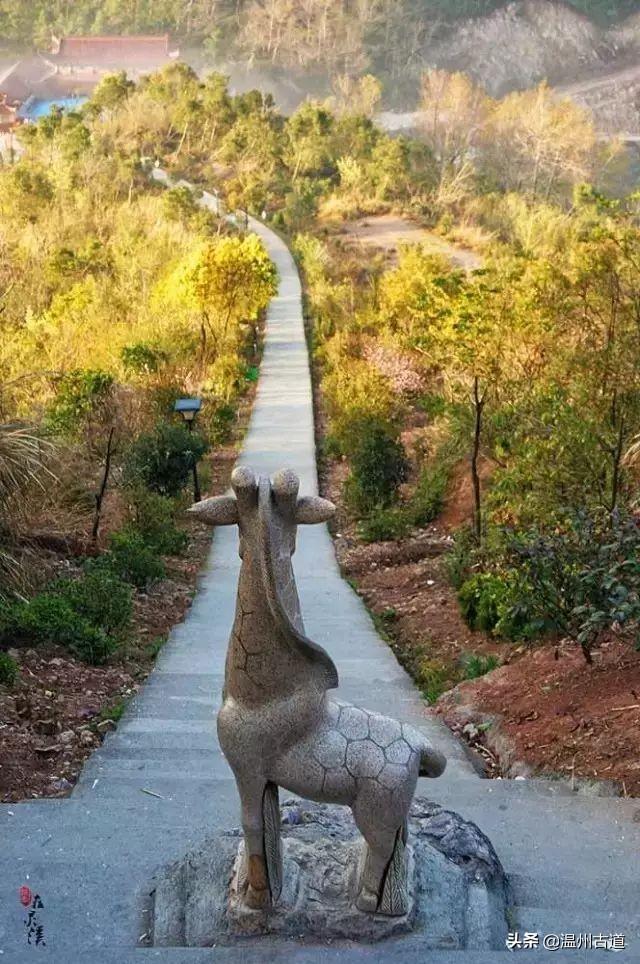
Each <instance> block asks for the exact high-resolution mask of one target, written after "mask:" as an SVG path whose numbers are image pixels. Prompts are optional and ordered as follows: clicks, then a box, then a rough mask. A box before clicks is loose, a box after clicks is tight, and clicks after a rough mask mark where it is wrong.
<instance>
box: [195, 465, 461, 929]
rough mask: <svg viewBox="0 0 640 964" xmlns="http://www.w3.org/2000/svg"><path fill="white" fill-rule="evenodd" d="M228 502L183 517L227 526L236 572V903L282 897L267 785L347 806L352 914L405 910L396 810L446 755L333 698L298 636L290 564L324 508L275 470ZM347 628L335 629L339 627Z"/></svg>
mask: <svg viewBox="0 0 640 964" xmlns="http://www.w3.org/2000/svg"><path fill="white" fill-rule="evenodd" d="M231 485H232V488H233V491H234V495H224V496H218V497H216V498H211V499H206V500H205V501H203V502H200V503H198V504H197V505H195V506H193V508H192V509H191V512H192V513H193V514H194V515H195V516H197V517H198V518H199V519H200V520H201V521H203V522H207V523H209V524H210V525H237V526H238V527H239V530H240V557H241V559H242V565H241V568H240V577H239V582H238V596H237V605H236V614H235V621H234V624H233V629H232V632H231V638H230V640H229V648H228V652H227V661H226V670H225V684H224V692H223V706H222V709H221V710H220V713H219V714H218V735H219V738H220V745H221V747H222V750H223V752H224V753H225V755H226V758H227V760H228V762H229V764H230V766H231V768H232V770H233V773H234V775H235V779H236V782H237V785H238V791H239V794H240V800H241V805H242V826H243V830H244V836H245V865H244V869H243V874H242V877H243V880H242V885H241V886H242V888H243V889H244V898H243V899H244V902H245V904H246V905H247V906H248V907H250V908H254V909H267V908H269V907H270V906H272V904H274V903H275V902H276V901H277V900H278V897H279V895H280V891H281V888H282V850H281V843H280V811H279V803H278V787H279V786H282V787H285V788H286V789H287V790H289V791H291V792H293V793H295V794H299V795H300V796H302V797H307V798H310V799H312V800H315V801H318V802H325V803H338V804H346V805H348V806H349V807H351V810H352V812H353V816H354V819H355V822H356V825H357V827H358V829H359V830H360V832H361V833H362V835H363V837H364V838H365V841H366V844H367V847H366V850H365V856H364V861H363V864H362V871H361V877H360V883H359V893H358V895H357V901H356V904H357V907H358V908H359V909H360V910H362V911H369V912H373V913H380V914H387V915H390V916H398V915H402V914H404V913H406V911H407V900H408V898H407V880H406V877H407V869H406V853H405V845H406V839H407V813H408V810H409V807H410V804H411V800H412V797H413V793H414V790H415V786H416V781H417V779H418V776H428V777H437V776H439V775H440V774H441V773H442V771H443V770H444V768H445V758H444V757H443V756H442V754H441V753H439V752H438V751H436V750H434V749H432V748H431V747H430V746H429V745H428V743H427V741H426V739H425V738H424V737H423V736H422V734H421V733H419V732H418V731H417V730H415V729H413V728H411V727H410V726H408V725H406V724H404V723H398V722H396V720H392V719H388V718H387V717H384V716H381V715H379V714H377V713H370V712H368V711H366V710H362V709H359V708H357V707H355V706H351V705H349V704H347V703H342V702H340V701H339V700H335V699H330V698H329V697H328V696H327V690H330V689H334V688H335V687H336V686H337V685H338V673H337V670H336V667H335V666H334V664H333V661H332V660H331V658H330V656H329V654H328V653H327V652H326V651H325V650H324V649H323V648H322V647H321V646H318V645H317V644H316V643H314V642H312V641H311V640H310V639H308V638H307V636H306V635H305V631H304V626H303V622H302V616H301V613H300V603H299V600H298V594H297V590H296V584H295V579H294V574H293V568H292V564H291V557H292V555H293V553H294V551H295V542H296V530H297V527H298V525H300V524H307V523H318V522H325V521H326V520H327V519H329V518H330V517H331V515H333V512H334V511H335V509H334V506H333V505H332V504H331V503H330V502H327V501H326V500H325V499H321V498H319V497H315V496H311V497H303V498H299V497H298V487H299V481H298V478H297V476H296V475H295V473H294V472H292V471H290V470H284V471H280V472H278V473H276V475H274V477H273V478H272V479H269V478H264V477H261V478H256V476H255V475H254V473H253V472H252V471H251V469H248V468H236V469H235V471H234V473H233V475H232V479H231ZM345 631H346V627H345Z"/></svg>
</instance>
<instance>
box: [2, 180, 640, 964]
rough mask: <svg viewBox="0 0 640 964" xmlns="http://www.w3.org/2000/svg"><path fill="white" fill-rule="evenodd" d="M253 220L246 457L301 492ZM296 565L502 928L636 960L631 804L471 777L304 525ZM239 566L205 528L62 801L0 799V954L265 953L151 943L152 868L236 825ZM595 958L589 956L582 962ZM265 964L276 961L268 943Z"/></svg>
mask: <svg viewBox="0 0 640 964" xmlns="http://www.w3.org/2000/svg"><path fill="white" fill-rule="evenodd" d="M201 203H202V204H203V205H205V206H209V207H212V208H214V209H215V206H216V203H217V202H216V201H215V199H214V198H213V197H212V196H211V195H207V194H205V195H204V196H203V198H202V200H201ZM250 227H251V229H252V230H254V231H255V232H256V233H257V234H259V235H260V237H261V238H262V239H263V241H264V243H265V245H266V246H267V248H268V250H269V253H270V255H271V257H272V258H273V260H274V261H275V263H276V264H277V266H278V270H279V275H280V286H279V291H278V294H277V296H276V297H275V298H274V300H273V302H272V304H271V306H270V309H269V312H268V319H267V332H266V343H265V352H264V359H263V364H262V369H261V376H260V383H259V388H258V393H257V397H256V402H255V407H254V411H253V415H252V419H251V423H250V428H249V431H248V434H247V437H246V442H245V446H244V451H243V454H242V459H241V461H242V462H243V463H244V464H248V465H251V466H253V467H254V468H255V469H256V470H258V471H260V472H263V473H267V472H272V471H273V470H275V469H277V468H281V467H282V466H291V467H293V468H295V469H296V471H297V472H298V473H299V475H300V477H301V491H302V492H305V493H313V492H315V491H316V488H317V478H316V460H315V446H314V433H313V411H312V397H311V381H310V375H309V362H308V357H307V349H306V343H305V336H304V328H303V318H302V305H301V289H300V280H299V277H298V273H297V270H296V267H295V264H294V262H293V259H292V257H291V255H290V253H289V251H288V249H287V247H286V245H285V244H284V242H283V241H282V240H281V239H280V238H279V237H277V236H276V235H275V234H274V233H273V232H271V231H270V230H269V229H268V228H266V227H265V226H264V225H262V224H260V223H259V222H256V221H253V220H252V221H250ZM295 564H296V573H297V577H298V584H299V589H300V596H301V602H302V610H303V614H304V617H305V621H306V626H307V631H308V633H309V635H310V636H311V637H312V638H313V639H315V640H317V642H319V643H321V644H322V645H323V646H324V647H326V649H327V650H328V651H329V652H330V653H331V655H332V657H333V658H334V660H335V662H336V664H337V666H338V670H339V673H340V678H341V685H340V690H339V695H340V696H342V697H344V698H346V699H348V700H352V701H354V702H356V703H360V704H362V705H365V706H367V707H368V708H370V709H373V710H379V711H384V712H386V713H389V714H392V715H394V716H397V717H399V718H400V719H402V720H406V721H411V722H412V723H413V724H414V725H416V726H418V727H420V728H422V729H423V730H424V732H425V733H426V734H427V735H428V736H429V738H430V739H431V740H432V742H433V743H434V744H435V745H436V746H438V747H439V748H440V749H441V750H443V751H444V753H445V754H446V755H447V756H448V758H449V765H448V768H447V771H446V773H445V774H444V776H443V777H442V778H440V779H439V780H434V781H427V780H423V781H421V785H420V787H419V791H418V792H419V793H422V794H423V795H426V796H429V797H431V798H432V799H433V800H436V801H437V802H439V803H441V804H443V805H445V806H448V807H451V808H452V809H456V810H458V811H459V812H460V813H461V814H462V815H463V816H464V817H467V818H470V819H472V820H474V821H475V822H476V823H477V824H478V825H479V826H480V827H481V829H482V830H483V831H485V833H487V835H488V836H489V837H491V839H492V841H493V844H494V846H495V848H496V850H497V851H498V854H499V855H500V857H501V859H502V861H503V864H504V866H505V869H506V871H507V873H508V874H510V875H511V881H512V890H513V903H514V909H513V920H512V925H513V929H518V930H520V931H525V930H526V931H539V932H540V933H541V934H543V933H550V932H553V933H557V934H559V933H580V932H587V933H595V934H599V933H602V934H610V933H623V934H625V935H626V937H627V943H628V944H629V945H631V947H632V948H633V945H634V943H635V945H636V950H635V951H634V950H632V951H631V952H630V955H629V956H628V957H627V956H626V954H624V953H623V954H620V955H619V957H618V959H619V960H629V961H631V960H635V961H637V960H638V956H637V954H638V952H637V947H638V946H640V945H639V944H638V941H640V906H639V902H638V869H637V853H638V848H639V846H640V817H639V815H640V804H639V803H638V802H637V801H619V800H603V799H587V798H579V797H576V796H573V795H571V794H570V793H567V792H566V791H563V790H562V789H561V788H560V787H554V786H553V785H551V784H547V783H544V782H537V781H518V782H509V781H502V782H495V781H488V780H483V779H481V778H479V777H478V776H477V774H476V773H475V771H474V769H473V767H472V766H471V764H470V763H469V761H468V759H467V758H466V756H465V753H464V750H463V749H462V747H461V746H460V745H459V744H458V743H457V741H456V740H455V738H454V737H453V736H452V734H451V733H450V732H449V731H448V730H447V729H446V728H445V727H444V726H443V725H442V724H441V723H440V722H439V721H438V720H437V719H435V718H434V717H432V716H431V714H430V712H429V710H428V708H427V707H426V706H425V704H424V703H423V701H422V700H421V698H420V696H419V694H418V692H417V691H416V689H415V687H414V685H413V684H412V682H411V680H410V679H409V677H408V676H407V675H406V673H405V672H404V671H403V670H402V669H401V667H400V666H399V665H398V663H397V662H396V659H395V657H394V656H393V654H392V652H391V651H390V649H389V648H388V647H387V646H386V644H385V643H384V642H383V641H382V640H381V639H380V638H379V637H378V635H377V634H376V632H375V630H374V627H373V625H372V623H371V621H370V619H369V617H368V615H367V613H366V611H365V609H364V607H363V605H362V603H361V602H360V600H359V599H358V598H357V596H356V595H355V594H354V593H353V591H352V590H351V588H350V587H349V586H348V584H347V583H346V582H345V581H344V580H343V579H342V578H341V576H340V573H339V570H338V567H337V563H336V559H335V555H334V552H333V546H332V543H331V540H330V537H329V534H328V532H327V530H326V528H325V527H324V526H308V527H303V529H301V530H300V533H299V545H298V551H297V554H296V557H295ZM238 569H239V560H238V556H237V533H236V529H235V527H233V528H228V529H220V530H218V531H216V532H215V535H214V538H213V542H212V549H211V553H210V557H209V561H208V564H207V567H206V569H205V571H204V572H203V573H202V578H201V583H200V588H199V592H198V594H197V596H196V599H195V601H194V604H193V607H192V609H191V610H190V612H189V614H188V616H187V618H186V620H185V621H184V622H183V623H182V624H181V625H179V626H178V627H176V629H175V630H174V631H173V633H172V635H171V637H170V640H169V642H168V643H167V645H166V646H165V648H164V649H163V651H162V653H161V654H160V657H159V659H158V662H157V666H156V668H155V670H154V672H153V673H152V674H151V676H150V677H149V680H148V682H147V684H146V685H145V686H144V688H143V689H142V690H141V692H140V693H139V695H138V696H137V697H136V699H135V701H134V702H133V703H132V704H131V706H130V707H129V710H128V712H127V713H126V715H125V716H124V718H123V720H122V722H121V723H120V726H119V727H118V729H117V731H115V732H114V733H112V734H110V735H109V736H108V737H107V739H106V740H105V742H104V744H103V745H102V747H101V748H100V749H99V750H98V751H97V752H96V753H95V754H94V755H93V757H92V758H91V759H90V760H89V762H88V764H87V765H86V767H85V769H84V771H83V773H82V775H81V777H80V780H79V782H78V784H77V786H76V788H75V790H74V792H73V794H72V796H71V797H70V798H68V799H65V800H37V801H32V802H27V803H22V804H14V805H5V806H2V807H0V826H1V831H0V833H1V837H0V839H1V847H0V951H1V952H2V954H0V960H2V961H7V962H11V964H22V962H23V961H27V960H28V961H31V960H33V958H34V955H35V954H36V953H37V954H39V955H43V956H44V959H45V960H47V961H51V960H54V961H56V962H60V964H63V962H64V964H77V962H80V964H84V962H87V964H88V962H91V964H116V962H117V964H134V962H135V964H138V962H139V964H144V962H145V961H162V962H167V964H201V962H242V964H246V962H253V961H255V962H262V961H265V960H267V956H266V955H265V952H264V950H261V949H260V948H257V947H255V946H254V945H251V946H235V947H216V948H211V949H182V948H162V949H154V948H151V947H148V946H145V944H146V943H147V942H148V939H149V934H148V930H149V924H148V922H149V917H148V903H149V893H150V890H151V889H152V879H153V874H154V871H155V869H156V868H158V867H159V866H161V865H163V864H164V863H166V862H169V861H171V860H173V859H175V858H177V857H179V856H181V855H182V854H183V853H184V852H185V851H186V850H188V849H191V848H193V847H194V846H196V845H197V844H198V842H199V841H200V840H202V839H203V838H204V837H205V836H207V835H209V834H211V833H212V832H214V831H216V830H218V829H222V828H230V827H235V826H238V824H239V807H238V800H237V796H236V789H235V784H234V781H233V779H232V775H231V772H230V770H229V768H228V765H227V763H226V761H225V759H224V757H223V756H222V753H221V752H220V748H219V746H218V742H217V737H216V730H215V714H216V710H217V708H218V706H219V703H220V694H221V689H222V679H223V672H224V659H225V651H226V643H227V637H228V634H229V630H230V627H231V623H232V619H233V612H234V605H235V588H236V578H237V574H238ZM24 885H26V886H28V887H29V888H31V891H32V892H33V893H34V894H37V895H38V896H39V898H40V901H41V904H42V906H41V907H40V906H38V909H37V910H36V918H37V920H36V923H37V925H38V926H39V927H41V931H40V932H39V936H40V938H41V939H42V940H43V941H45V942H46V947H43V946H39V947H33V946H30V945H29V943H28V941H29V940H31V942H33V940H34V932H33V930H31V931H30V929H29V921H28V917H27V911H25V909H24V907H23V906H22V905H21V903H20V888H21V887H22V886H24ZM599 956H600V955H599V954H598V953H597V952H593V954H590V955H589V956H588V959H589V960H590V961H591V960H597V959H598V958H599ZM268 959H269V960H273V959H274V956H273V945H271V952H270V953H269V955H268ZM276 959H277V960H278V961H280V960H283V961H286V960H291V961H295V962H298V964H306V962H309V964H310V962H318V964H320V962H330V961H331V962H333V961H349V962H351V961H353V962H355V961H357V962H361V961H366V962H370V961H371V962H377V964H383V962H389V961H400V960H401V959H402V961H403V962H408V961H412V962H413V961H415V962H416V964H417V962H418V961H421V962H423V961H425V960H428V961H432V962H434V964H445V962H453V961H458V960H460V961H461V962H464V964H487V962H489V961H492V960H501V959H502V954H501V953H498V952H495V953H492V954H489V955H488V954H487V952H479V953H475V952H449V951H442V952H431V953H430V954H429V956H428V958H426V957H425V956H424V954H423V953H422V952H420V951H418V950H416V951H415V952H413V951H411V952H410V953H407V951H406V950H404V949H402V948H400V947H397V946H396V945H395V944H394V942H393V941H390V942H387V943H385V944H378V945H361V946H355V945H353V944H352V943H345V944H339V943H333V944H331V946H317V945H314V946H311V945H302V944H296V943H291V942H289V943H286V942H284V943H282V945H281V946H280V947H279V948H278V951H277V954H276ZM537 959H541V960H546V959H547V955H545V954H544V953H541V955H540V957H539V958H537ZM548 959H549V960H551V959H553V960H559V959H560V958H559V957H558V955H554V956H553V957H552V956H551V955H548ZM562 959H563V960H565V959H567V960H568V959H569V958H568V957H567V958H565V957H564V956H562ZM570 959H571V960H578V959H586V958H580V957H579V956H578V955H576V956H575V957H571V958H570Z"/></svg>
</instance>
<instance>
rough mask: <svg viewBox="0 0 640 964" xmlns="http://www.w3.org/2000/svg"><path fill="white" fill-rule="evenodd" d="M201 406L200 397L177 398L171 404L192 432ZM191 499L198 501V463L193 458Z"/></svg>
mask: <svg viewBox="0 0 640 964" xmlns="http://www.w3.org/2000/svg"><path fill="white" fill-rule="evenodd" d="M201 408H202V399H201V398H178V399H177V400H176V402H175V405H174V406H173V410H174V412H177V413H178V414H179V415H181V416H182V418H183V420H184V422H185V424H186V426H187V428H188V429H189V431H190V432H193V423H194V422H195V419H196V415H197V414H198V412H199V411H200V409H201ZM193 501H194V502H199V501H200V482H199V481H198V463H197V462H196V459H195V456H194V459H193Z"/></svg>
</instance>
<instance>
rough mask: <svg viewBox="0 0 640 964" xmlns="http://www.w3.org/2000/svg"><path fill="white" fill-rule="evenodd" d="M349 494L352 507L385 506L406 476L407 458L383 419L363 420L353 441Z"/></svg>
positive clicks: (362, 510)
mask: <svg viewBox="0 0 640 964" xmlns="http://www.w3.org/2000/svg"><path fill="white" fill-rule="evenodd" d="M350 461H351V473H350V475H349V478H348V479H347V483H346V496H347V499H348V501H349V503H350V504H351V506H352V508H353V509H354V510H355V511H356V512H359V513H362V514H367V513H370V512H372V511H373V510H374V509H377V508H378V507H382V508H386V507H387V506H389V505H391V503H392V502H393V501H394V499H395V498H396V497H397V494H398V489H399V487H400V485H401V484H402V482H404V481H405V480H406V478H407V469H408V466H407V459H406V457H405V454H404V449H403V447H402V444H401V442H400V441H398V440H397V439H396V438H394V437H393V435H391V433H390V430H389V428H388V427H387V426H386V425H383V424H382V423H380V422H377V421H375V420H371V421H368V422H363V423H362V426H361V428H360V431H359V435H358V438H357V439H356V440H354V442H353V451H352V455H351V460H350Z"/></svg>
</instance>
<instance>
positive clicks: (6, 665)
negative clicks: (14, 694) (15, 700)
mask: <svg viewBox="0 0 640 964" xmlns="http://www.w3.org/2000/svg"><path fill="white" fill-rule="evenodd" d="M19 675H20V674H19V670H18V664H17V663H16V661H15V659H12V657H11V656H9V654H8V653H0V684H1V685H3V686H9V687H11V686H13V684H14V683H15V681H16V680H17V679H18V676H19Z"/></svg>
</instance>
